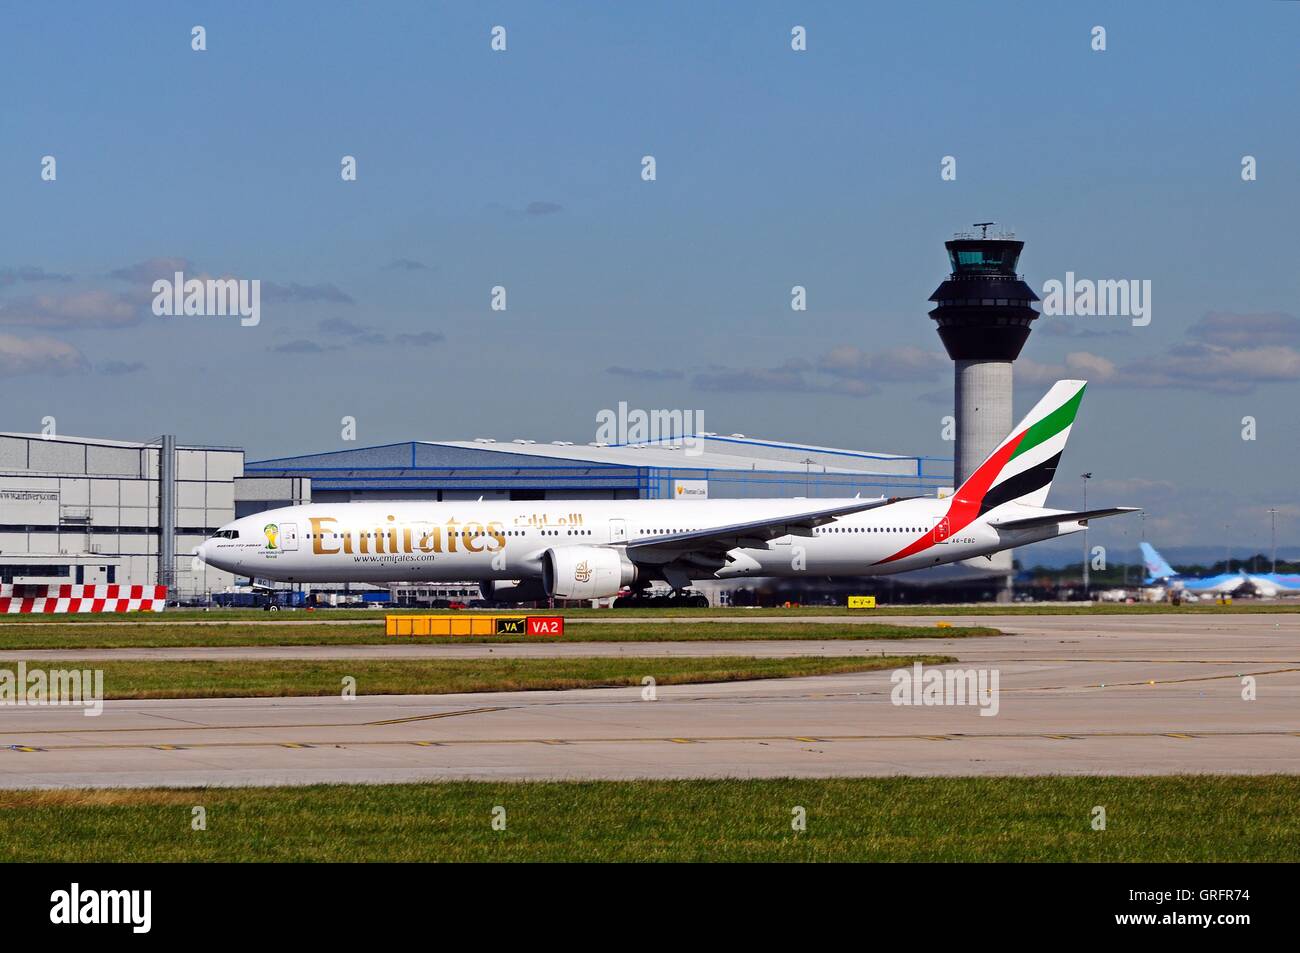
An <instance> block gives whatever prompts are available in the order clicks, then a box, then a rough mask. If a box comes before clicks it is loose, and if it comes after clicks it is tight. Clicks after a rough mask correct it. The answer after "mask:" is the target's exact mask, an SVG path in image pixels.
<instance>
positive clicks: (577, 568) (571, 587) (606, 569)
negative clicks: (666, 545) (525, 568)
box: [542, 546, 637, 599]
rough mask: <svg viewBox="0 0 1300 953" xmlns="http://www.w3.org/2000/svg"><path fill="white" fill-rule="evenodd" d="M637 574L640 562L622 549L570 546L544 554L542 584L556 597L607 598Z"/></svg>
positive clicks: (548, 593)
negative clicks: (637, 566)
mask: <svg viewBox="0 0 1300 953" xmlns="http://www.w3.org/2000/svg"><path fill="white" fill-rule="evenodd" d="M636 577H637V568H636V565H635V564H634V563H633V562H632V560H630V559H628V558H627V554H626V553H624V552H622V551H621V550H618V549H606V548H604V547H601V546H566V547H564V548H563V549H548V550H547V551H546V552H545V553H543V554H542V585H543V586H544V587H545V589H546V594H547V595H548V596H550V597H552V598H554V599H607V598H609V597H610V596H616V595H618V591H619V590H620V589H622V588H623V587H624V586H627V585H630V584H631V583H633V582H635V581H636Z"/></svg>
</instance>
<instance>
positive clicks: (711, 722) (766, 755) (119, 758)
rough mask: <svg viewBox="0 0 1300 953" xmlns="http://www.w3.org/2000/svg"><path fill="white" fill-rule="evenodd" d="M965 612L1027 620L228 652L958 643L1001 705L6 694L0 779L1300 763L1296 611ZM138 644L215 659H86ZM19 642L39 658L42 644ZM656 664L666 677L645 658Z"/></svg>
mask: <svg viewBox="0 0 1300 953" xmlns="http://www.w3.org/2000/svg"><path fill="white" fill-rule="evenodd" d="M675 621H676V620H675ZM755 621H757V620H755ZM836 621H843V620H838V619H837V620H836ZM889 621H891V622H893V621H899V620H898V619H890V620H889ZM916 621H917V623H918V624H925V625H933V624H934V622H935V621H936V620H935V619H934V618H933V617H916ZM948 621H952V622H954V623H958V624H960V623H962V622H965V621H967V619H965V618H963V617H961V616H953V617H951V618H949V619H948ZM969 621H972V622H975V623H978V624H986V625H994V626H998V627H1000V628H1003V629H1005V630H1006V631H1008V632H1011V633H1013V634H1010V635H1006V636H1002V637H996V638H982V639H915V640H903V641H895V640H890V641H870V642H868V641H860V640H855V641H845V640H837V641H829V640H827V641H812V642H777V641H765V642H758V643H747V642H732V641H721V642H686V643H681V642H678V643H662V642H661V643H620V644H609V643H565V642H558V643H555V642H547V643H532V644H523V645H500V644H498V645H486V644H469V645H466V644H460V645H447V644H445V643H444V644H429V645H425V644H421V643H417V644H407V643H402V644H400V645H396V646H329V647H308V646H303V647H290V648H289V649H288V650H286V649H283V648H279V649H262V648H242V649H239V648H233V647H231V648H223V649H217V650H214V651H218V652H223V653H231V652H233V653H247V657H294V658H298V657H304V658H338V659H339V662H340V675H343V674H346V660H347V658H350V657H374V654H377V655H378V656H379V657H393V656H394V655H395V654H400V655H402V656H406V655H409V654H417V655H433V656H435V657H466V656H467V655H488V654H490V655H493V656H500V657H511V656H515V655H521V654H544V655H574V654H577V655H593V654H622V655H629V656H642V657H651V656H656V655H670V654H671V655H700V654H726V655H759V654H864V653H870V654H877V653H880V652H882V651H883V652H885V653H888V654H891V655H892V654H921V653H928V654H948V655H954V656H956V657H957V658H959V659H961V662H960V663H959V664H958V665H956V666H950V667H957V668H986V669H992V670H996V671H997V673H998V677H999V688H1000V692H999V696H998V713H997V714H996V715H995V716H984V715H981V714H980V713H979V711H980V709H979V708H978V707H974V706H960V707H959V706H932V707H925V706H907V705H895V704H892V703H891V698H890V694H891V687H892V686H891V681H890V675H891V673H890V672H888V671H882V672H870V673H862V674H856V675H834V676H822V677H817V678H799V679H781V680H769V681H758V682H738V683H729V684H721V685H684V686H661V687H659V688H658V689H657V699H656V700H654V701H647V700H643V697H642V690H641V689H640V688H632V689H627V688H625V689H588V690H581V691H566V692H513V693H493V694H472V695H456V696H450V695H446V696H370V697H367V696H365V695H362V696H361V697H359V698H357V699H356V700H353V701H345V700H343V699H335V698H298V699H204V700H190V701H138V702H108V703H106V706H105V710H104V713H103V715H101V716H100V717H98V718H88V717H86V716H85V715H83V714H82V713H81V711H80V710H77V709H70V708H4V709H0V787H9V788H17V787H59V786H137V785H155V784H165V785H201V784H222V785H228V784H305V783H313V782H324V781H415V780H435V779H459V778H481V779H497V780H501V779H560V778H658V777H783V776H801V777H830V776H865V775H892V774H914V775H985V774H987V775H992V774H1057V773H1059V774H1177V773H1242V774H1250V773H1272V772H1282V773H1297V772H1300V616H1297V615H1224V616H1202V615H1196V616H1138V617H1133V616H1128V617H1122V616H1099V617H1087V616H1049V617H1029V616H1007V617H996V616H995V617H988V616H979V617H970V619H969ZM286 651H287V652H288V653H289V654H271V655H267V654H265V653H267V652H270V653H286ZM127 652H146V653H159V652H163V653H165V654H164V655H161V656H160V655H156V654H149V655H147V656H145V657H167V658H176V657H182V656H180V655H177V654H175V653H185V654H186V655H187V656H188V657H211V656H205V655H201V654H199V655H196V654H195V653H198V652H201V650H196V649H178V650H156V649H150V650H94V651H93V652H88V653H87V655H86V657H87V658H105V657H111V658H126V657H132V656H128V655H127V654H126V653H127ZM304 653H307V654H304ZM310 653H342V654H341V655H333V654H323V655H322V654H310ZM54 654H56V655H57V656H58V657H59V658H63V659H69V658H71V657H72V656H73V655H74V653H71V652H56V653H54ZM5 655H6V656H8V657H11V658H17V657H21V658H25V659H27V660H28V661H29V664H30V662H32V661H34V660H36V659H37V658H38V657H39V656H38V654H37V653H35V652H23V653H17V654H15V653H9V652H7V653H5ZM218 657H243V656H230V655H222V656H218ZM645 675H648V676H653V675H654V671H653V663H652V662H650V663H647V668H646V672H645ZM1244 676H1249V677H1250V678H1251V679H1253V681H1254V684H1255V691H1256V695H1257V697H1256V698H1255V700H1253V701H1247V700H1244V699H1243V697H1242V695H1243V677H1244ZM359 690H360V691H362V692H364V690H365V687H364V685H360V686H359Z"/></svg>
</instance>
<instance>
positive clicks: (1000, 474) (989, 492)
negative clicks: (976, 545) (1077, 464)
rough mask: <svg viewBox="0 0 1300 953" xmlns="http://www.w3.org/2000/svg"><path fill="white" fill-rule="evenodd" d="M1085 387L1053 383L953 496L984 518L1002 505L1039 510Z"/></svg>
mask: <svg viewBox="0 0 1300 953" xmlns="http://www.w3.org/2000/svg"><path fill="white" fill-rule="evenodd" d="M1087 386H1088V382H1087V381H1057V382H1056V383H1055V384H1053V385H1052V389H1051V390H1049V391H1048V392H1047V394H1046V395H1045V396H1044V397H1043V399H1042V400H1040V401H1039V402H1038V403H1037V404H1035V405H1034V409H1033V410H1031V411H1030V412H1029V413H1028V414H1027V415H1026V416H1025V419H1024V420H1022V421H1020V423H1018V424H1017V425H1016V427H1015V429H1013V430H1012V431H1011V433H1010V434H1009V435H1008V436H1007V438H1006V439H1005V440H1003V441H1002V443H1000V444H999V445H998V448H997V449H996V450H994V451H993V452H992V453H991V454H990V455H989V458H988V459H987V460H985V461H984V462H983V463H981V464H980V465H979V467H978V468H976V470H975V472H974V473H972V474H971V475H970V476H969V477H968V478H967V479H966V482H964V483H963V484H962V485H961V486H960V487H958V488H957V491H956V493H954V494H953V495H954V496H955V497H957V498H958V499H960V500H963V501H964V502H965V503H966V504H967V505H976V504H978V506H979V512H980V513H987V512H988V511H989V510H991V509H993V508H994V507H998V506H1001V505H1002V504H1004V503H1012V502H1015V503H1021V504H1023V505H1025V506H1036V507H1042V506H1043V505H1045V504H1046V503H1047V494H1048V491H1049V490H1051V488H1052V478H1053V476H1055V474H1056V465H1057V463H1059V462H1060V459H1061V453H1062V451H1064V450H1065V442H1066V440H1068V439H1069V436H1070V427H1071V426H1072V425H1073V424H1074V417H1075V414H1077V413H1078V412H1079V402H1080V401H1082V400H1083V391H1084V388H1086V387H1087Z"/></svg>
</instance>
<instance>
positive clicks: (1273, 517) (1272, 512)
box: [1268, 506, 1277, 572]
mask: <svg viewBox="0 0 1300 953" xmlns="http://www.w3.org/2000/svg"><path fill="white" fill-rule="evenodd" d="M1268 515H1269V517H1270V518H1271V520H1272V523H1273V530H1272V534H1273V572H1277V507H1275V506H1270V507H1269V508H1268Z"/></svg>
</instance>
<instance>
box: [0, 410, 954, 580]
mask: <svg viewBox="0 0 1300 953" xmlns="http://www.w3.org/2000/svg"><path fill="white" fill-rule="evenodd" d="M168 460H170V461H171V462H170V464H167V463H165V461H168ZM951 485H952V460H951V459H950V458H941V457H925V456H908V455H900V454H892V453H876V452H869V451H859V450H840V449H834V448H829V447H816V446H809V445H804V444H795V443H788V442H780V441H772V440H760V439H755V438H751V437H746V436H744V435H743V434H731V435H720V434H700V435H698V436H691V437H688V438H686V439H683V438H680V437H679V438H676V439H670V440H658V441H648V442H645V443H634V444H621V445H599V444H586V445H579V444H573V443H568V442H563V441H557V442H554V443H538V442H536V441H532V440H514V441H502V442H497V441H495V440H490V439H487V438H478V439H474V440H450V441H424V440H414V441H405V442H402V443H393V444H385V445H380V446H371V447H356V448H349V449H343V450H333V451H326V452H322V453H313V454H306V455H302V456H293V457H281V458H277V459H270V460H259V461H255V462H247V461H246V460H245V453H244V451H243V450H242V449H238V448H232V447H215V446H204V445H178V444H177V443H176V440H175V438H174V437H162V438H159V439H157V440H153V441H147V442H139V443H131V442H126V441H115V440H102V439H97V438H86V437H64V436H47V435H42V434H19V433H3V434H0V583H6V584H12V583H18V584H31V585H54V584H64V583H84V584H93V583H117V584H127V585H167V586H169V587H170V590H169V592H170V596H171V598H172V599H173V600H182V601H206V600H207V599H208V598H209V597H210V596H211V595H212V594H213V593H216V592H221V591H226V590H229V588H230V587H232V586H235V585H237V584H239V583H240V582H241V581H243V580H240V579H237V578H235V577H233V576H231V575H230V574H229V573H225V572H222V571H220V570H217V569H213V568H212V567H208V566H205V565H203V564H201V563H198V562H197V561H196V560H194V559H193V558H192V556H191V553H192V552H193V549H194V547H195V546H197V545H198V544H199V542H201V541H202V539H203V538H205V537H206V536H207V535H209V534H211V533H212V532H213V531H214V530H216V529H218V528H219V527H220V526H222V525H223V524H225V523H228V522H230V521H231V520H233V519H236V518H239V517H243V516H248V515H251V514H253V513H258V512H262V511H264V510H268V509H274V508H276V507H281V506H291V505H294V504H298V503H309V502H320V503H325V502H329V503H341V502H350V501H360V500H399V499H400V500H411V499H415V500H420V499H423V500H441V501H448V500H477V499H479V498H480V497H481V498H483V499H485V500H492V499H499V500H576V499H673V498H677V499H701V498H705V497H712V498H715V499H716V498H746V497H748V498H753V497H852V496H854V495H857V494H861V495H862V496H864V497H867V496H882V495H884V496H917V495H926V496H929V495H934V494H936V493H940V492H943V491H944V490H946V489H947V488H948V487H950V486H951Z"/></svg>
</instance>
